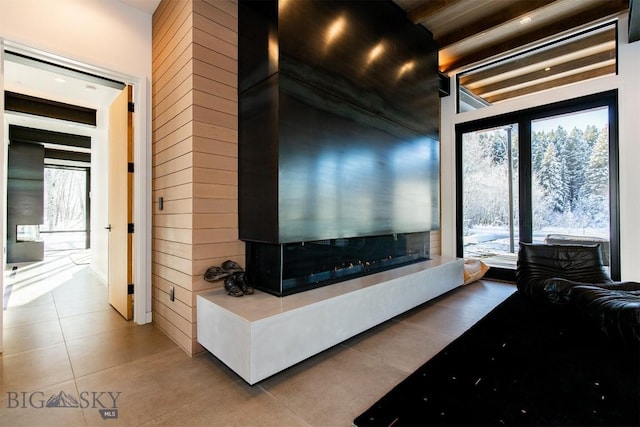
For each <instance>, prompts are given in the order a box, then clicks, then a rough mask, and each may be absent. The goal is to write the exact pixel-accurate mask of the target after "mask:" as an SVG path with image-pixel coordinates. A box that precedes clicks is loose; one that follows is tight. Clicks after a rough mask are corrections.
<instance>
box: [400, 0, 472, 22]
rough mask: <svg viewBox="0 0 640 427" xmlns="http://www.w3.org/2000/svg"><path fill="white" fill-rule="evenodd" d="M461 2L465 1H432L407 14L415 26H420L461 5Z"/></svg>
mask: <svg viewBox="0 0 640 427" xmlns="http://www.w3.org/2000/svg"><path fill="white" fill-rule="evenodd" d="M461 1H463V0H430V1H427V2H425V3H424V4H422V5H420V6H418V7H416V8H415V9H413V10H410V11H409V13H407V17H408V18H409V19H410V20H411V22H413V23H414V24H419V23H420V22H422V21H424V20H427V19H429V18H431V17H432V16H434V15H436V14H437V13H439V12H441V11H443V10H444V9H446V8H448V7H451V6H453V5H454V4H456V3H460V2H461Z"/></svg>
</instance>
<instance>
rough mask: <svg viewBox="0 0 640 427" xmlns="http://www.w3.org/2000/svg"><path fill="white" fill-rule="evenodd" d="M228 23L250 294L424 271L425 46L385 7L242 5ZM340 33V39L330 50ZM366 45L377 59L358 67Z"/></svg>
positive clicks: (434, 103)
mask: <svg viewBox="0 0 640 427" xmlns="http://www.w3.org/2000/svg"><path fill="white" fill-rule="evenodd" d="M238 13H239V15H238V19H239V27H238V33H239V41H238V52H239V57H238V70H239V81H238V84H239V88H238V91H239V229H240V239H242V240H244V241H245V242H246V243H247V258H246V270H247V276H248V279H249V281H250V283H251V284H252V285H254V286H255V287H256V288H258V289H262V290H264V291H266V292H269V293H272V294H275V295H278V296H284V295H290V294H293V293H296V292H300V291H304V290H308V289H312V288H315V287H319V286H323V285H327V284H332V283H336V282H339V281H343V280H347V279H351V278H354V277H358V276H362V275H367V274H372V273H375V272H379V271H384V270H387V269H391V268H396V267H399V266H403V265H407V264H411V263H415V262H419V261H424V260H427V259H429V230H432V229H438V228H439V210H440V207H439V142H438V140H439V98H438V90H439V78H438V72H437V46H436V44H435V42H434V41H433V38H432V36H431V34H430V33H429V32H428V31H426V30H425V29H424V28H423V27H421V26H417V25H414V24H412V23H411V22H410V21H409V20H408V19H407V18H406V15H405V14H404V12H403V11H402V10H401V9H400V8H399V7H398V6H397V5H396V4H395V3H393V2H391V1H375V2H353V1H350V2H349V1H346V2H340V1H336V2H322V1H313V0H296V1H295V2H287V3H286V4H283V5H279V4H278V1H277V0H271V1H246V0H240V2H239V11H238ZM340 19H346V20H347V24H348V30H347V31H346V32H345V33H344V34H342V35H341V37H339V38H337V39H336V40H335V42H334V41H329V40H328V39H327V30H328V28H329V26H331V25H332V24H333V23H335V22H338V21H339V20H340ZM300 34H304V35H305V36H304V37H300ZM377 44H381V45H384V46H386V47H387V49H386V50H385V51H384V52H383V54H382V55H380V57H379V58H377V59H376V60H375V61H373V63H372V61H371V60H369V61H367V60H363V58H367V57H368V52H370V51H371V50H372V48H373V47H375V46H376V45H377ZM274 50H277V52H274ZM407 64H412V65H411V67H410V68H409V70H410V71H409V72H406V73H404V72H403V73H399V70H403V69H407Z"/></svg>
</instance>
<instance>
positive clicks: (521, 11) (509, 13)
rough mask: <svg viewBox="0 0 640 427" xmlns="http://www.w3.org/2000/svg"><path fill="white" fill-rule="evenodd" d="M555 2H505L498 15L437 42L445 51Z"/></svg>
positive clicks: (470, 25) (445, 36)
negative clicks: (453, 45) (449, 47)
mask: <svg viewBox="0 0 640 427" xmlns="http://www.w3.org/2000/svg"><path fill="white" fill-rule="evenodd" d="M554 1H556V0H520V1H517V2H509V3H507V2H504V3H503V4H504V5H505V7H504V8H502V9H500V10H499V11H497V12H496V13H494V14H491V15H490V16H487V17H483V18H482V19H479V20H477V21H475V22H471V23H469V24H466V25H464V26H463V27H461V28H456V29H455V31H452V32H450V33H448V34H444V35H442V36H440V37H438V38H437V40H436V42H438V46H439V47H440V49H445V48H446V47H447V46H451V45H452V44H455V43H459V42H461V41H462V40H465V39H467V38H469V37H473V36H475V35H477V34H480V33H484V32H486V31H490V30H492V29H494V28H497V27H499V26H500V25H504V23H505V22H509V21H512V20H515V19H521V18H524V17H525V16H526V15H527V14H529V13H531V12H533V11H535V10H536V9H541V8H543V7H545V6H548V5H549V4H551V3H553V2H554Z"/></svg>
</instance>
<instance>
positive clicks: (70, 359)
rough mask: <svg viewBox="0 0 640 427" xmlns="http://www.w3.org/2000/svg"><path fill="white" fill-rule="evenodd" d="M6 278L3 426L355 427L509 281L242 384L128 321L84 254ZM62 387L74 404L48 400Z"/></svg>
mask: <svg viewBox="0 0 640 427" xmlns="http://www.w3.org/2000/svg"><path fill="white" fill-rule="evenodd" d="M74 257H75V258H74ZM78 260H80V262H78ZM5 285H9V289H6V290H5V305H6V306H7V307H6V309H5V311H4V354H3V355H2V356H0V360H1V362H2V365H1V368H0V369H1V371H0V375H1V378H2V384H1V390H0V391H1V392H2V399H1V401H0V405H1V407H0V425H2V426H5V425H6V426H29V427H31V426H55V425H61V426H121V425H122V426H125V425H126V426H151V425H166V426H225V427H226V426H278V427H283V426H284V427H288V426H306V427H308V426H318V427H325V426H328V427H334V426H350V425H352V420H353V419H354V418H355V417H356V416H358V415H359V414H360V413H361V412H363V411H364V410H366V409H367V408H368V407H369V406H370V405H372V404H373V403H374V402H375V401H376V400H378V399H379V398H380V397H382V396H383V395H384V394H385V393H386V392H387V391H388V390H390V389H391V388H392V387H393V386H394V385H395V384H397V383H398V382H400V381H401V380H402V379H404V378H405V377H406V376H407V375H408V374H410V373H411V372H413V371H414V370H415V369H416V368H418V367H419V366H420V365H422V364H423V363H424V362H425V361H427V360H428V359H429V358H430V357H431V356H433V355H434V354H436V353H437V352H438V351H440V350H441V349H442V348H443V347H444V346H446V345H447V344H448V343H449V342H450V341H452V340H453V339H455V338H456V337H457V336H459V335H460V334H461V333H462V332H464V331H465V330H466V329H467V328H469V327H470V326H471V325H473V324H474V323H475V322H476V321H478V320H479V319H480V318H481V317H482V316H484V315H485V314H486V313H488V312H489V311H490V310H491V309H492V308H493V307H495V306H496V305H497V304H498V303H500V302H501V301H502V300H504V299H505V298H506V297H507V296H509V295H510V294H511V293H512V292H513V291H514V290H515V287H514V285H512V284H508V283H500V282H492V281H479V282H476V283H473V284H471V285H468V286H464V287H461V288H458V289H456V290H454V291H452V292H449V293H448V294H446V295H444V296H442V297H439V298H437V299H436V300H433V301H431V302H429V303H426V304H424V305H422V306H420V307H417V308H415V309H413V310H411V311H409V312H407V313H405V314H403V315H401V316H398V317H396V318H394V319H392V320H390V321H388V322H386V323H384V324H382V325H379V326H378V327H375V328H373V329H371V330H369V331H367V332H365V333H363V334H361V335H358V336H356V337H354V338H352V339H350V340H348V341H346V342H344V343H342V344H340V345H337V346H335V347H333V348H331V349H329V350H327V351H325V352H323V353H321V354H319V355H317V356H315V357H312V358H310V359H308V360H306V361H304V362H302V363H300V364H298V365H296V366H294V367H292V368H290V369H288V370H286V371H284V372H281V373H279V374H277V375H275V376H273V377H271V378H268V379H266V380H264V381H262V382H260V383H258V384H256V385H254V386H249V385H248V384H246V383H245V382H244V381H243V380H242V379H240V378H239V377H238V376H237V375H236V374H234V373H233V372H232V371H231V370H229V369H228V368H227V367H226V366H225V365H223V364H222V363H221V362H219V361H218V360H217V359H216V358H215V357H213V356H212V355H210V354H208V353H205V354H201V355H198V356H195V357H189V356H188V355H187V354H186V353H184V352H183V351H182V350H181V349H180V348H178V347H177V346H176V345H175V344H174V343H173V342H172V341H171V340H170V339H169V338H167V337H166V336H165V335H164V334H163V333H162V332H161V331H160V330H159V329H158V328H156V327H155V326H154V325H153V324H149V325H144V326H139V325H135V324H133V323H131V322H126V321H124V320H123V319H122V318H121V317H120V316H119V315H118V314H117V313H116V312H115V311H114V310H113V309H112V308H110V306H109V305H108V303H107V290H106V287H105V286H104V285H103V284H102V283H101V282H100V281H99V280H98V279H97V278H96V277H95V276H94V275H93V274H92V272H91V270H90V268H89V266H88V265H87V264H86V258H83V257H82V256H81V254H75V255H71V256H70V255H59V256H58V257H56V258H55V259H51V260H48V262H47V263H45V264H43V265H40V266H39V267H38V268H34V267H33V266H30V265H19V266H18V269H17V270H11V266H9V270H8V271H6V272H5ZM7 296H8V298H7ZM61 392H63V393H61ZM62 394H66V395H67V396H71V398H74V399H75V400H76V403H77V405H75V406H76V407H72V406H73V405H72V404H68V405H67V407H47V406H46V405H47V402H48V400H49V399H50V398H53V397H57V396H60V395H62ZM63 397H66V396H63ZM62 401H63V402H64V401H65V400H64V399H63V400H62ZM114 401H115V404H114V403H112V402H114ZM66 402H67V403H68V402H69V400H66ZM71 403H73V401H71ZM111 408H117V418H115V417H116V413H114V412H108V411H107V410H108V409H111ZM101 409H102V411H101Z"/></svg>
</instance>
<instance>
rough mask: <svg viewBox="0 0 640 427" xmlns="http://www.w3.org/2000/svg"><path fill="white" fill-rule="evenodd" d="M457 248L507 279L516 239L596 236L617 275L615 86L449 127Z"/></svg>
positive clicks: (582, 240) (583, 240)
mask: <svg viewBox="0 0 640 427" xmlns="http://www.w3.org/2000/svg"><path fill="white" fill-rule="evenodd" d="M456 152H457V159H456V164H457V190H458V191H457V201H458V203H457V255H458V256H459V257H464V258H473V259H480V260H482V261H483V262H485V263H486V264H487V265H489V266H490V267H491V269H490V270H489V274H488V276H489V277H494V278H499V279H505V280H515V269H516V261H517V253H518V247H519V246H518V245H519V242H534V243H555V244H558V243H560V244H562V243H564V244H576V243H577V244H595V243H597V244H599V245H600V249H601V253H602V256H603V261H604V263H605V265H606V266H607V267H608V268H609V272H610V274H611V276H612V278H614V279H619V277H620V260H619V212H618V205H619V196H618V178H617V176H618V155H617V153H618V141H617V93H616V91H611V92H606V93H602V94H597V95H592V96H588V97H584V98H580V99H576V100H571V101H566V102H562V103H557V104H553V105H548V106H543V107H538V108H535V109H530V110H526V111H520V112H517V113H512V114H507V115H503V116H499V117H492V118H489V119H483V120H480V121H476V122H471V123H464V124H460V125H458V126H457V127H456Z"/></svg>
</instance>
